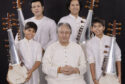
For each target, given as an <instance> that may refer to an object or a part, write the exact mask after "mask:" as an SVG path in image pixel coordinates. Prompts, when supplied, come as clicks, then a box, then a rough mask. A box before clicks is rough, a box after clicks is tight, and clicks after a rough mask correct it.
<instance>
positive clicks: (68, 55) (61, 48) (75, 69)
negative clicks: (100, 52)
mask: <svg viewBox="0 0 125 84" xmlns="http://www.w3.org/2000/svg"><path fill="white" fill-rule="evenodd" d="M57 33H58V41H57V42H55V43H53V44H51V45H50V46H49V47H48V48H47V50H46V52H45V54H44V56H43V72H44V73H45V74H47V76H46V80H47V83H48V84H86V83H85V81H84V78H83V74H84V73H85V72H86V61H85V55H84V53H83V50H82V48H81V47H80V45H78V44H76V43H74V42H70V41H69V38H70V35H71V33H72V30H71V26H70V25H69V24H68V23H59V25H58V29H57Z"/></svg>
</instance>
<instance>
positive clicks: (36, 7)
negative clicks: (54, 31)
mask: <svg viewBox="0 0 125 84" xmlns="http://www.w3.org/2000/svg"><path fill="white" fill-rule="evenodd" d="M31 6H32V8H31V10H32V13H33V14H34V16H41V15H43V10H44V8H43V6H42V5H41V3H40V2H39V1H37V2H33V3H32V5H31Z"/></svg>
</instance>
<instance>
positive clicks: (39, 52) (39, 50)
mask: <svg viewBox="0 0 125 84" xmlns="http://www.w3.org/2000/svg"><path fill="white" fill-rule="evenodd" d="M36 55H37V56H36V61H40V62H41V59H42V48H41V45H40V44H39V45H38V48H37V53H36Z"/></svg>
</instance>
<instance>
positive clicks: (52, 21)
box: [44, 16, 56, 24]
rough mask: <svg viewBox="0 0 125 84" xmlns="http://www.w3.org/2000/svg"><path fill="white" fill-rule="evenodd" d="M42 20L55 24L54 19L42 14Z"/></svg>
mask: <svg viewBox="0 0 125 84" xmlns="http://www.w3.org/2000/svg"><path fill="white" fill-rule="evenodd" d="M44 20H45V21H46V22H48V23H54V24H56V23H55V21H54V20H53V19H51V18H49V17H46V16H44Z"/></svg>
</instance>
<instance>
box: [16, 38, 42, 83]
mask: <svg viewBox="0 0 125 84" xmlns="http://www.w3.org/2000/svg"><path fill="white" fill-rule="evenodd" d="M17 49H18V52H19V54H20V55H21V56H22V61H23V63H24V65H25V66H26V68H27V69H28V70H30V69H31V68H32V67H33V65H34V64H35V62H36V61H39V62H41V58H42V49H41V46H40V44H39V43H38V42H36V41H34V40H33V39H31V40H27V39H26V38H24V39H23V40H21V41H19V43H18V44H17ZM39 80H40V79H39V72H38V69H36V70H35V71H34V72H33V73H32V76H31V78H30V79H29V81H27V82H26V83H25V84H39Z"/></svg>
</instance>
